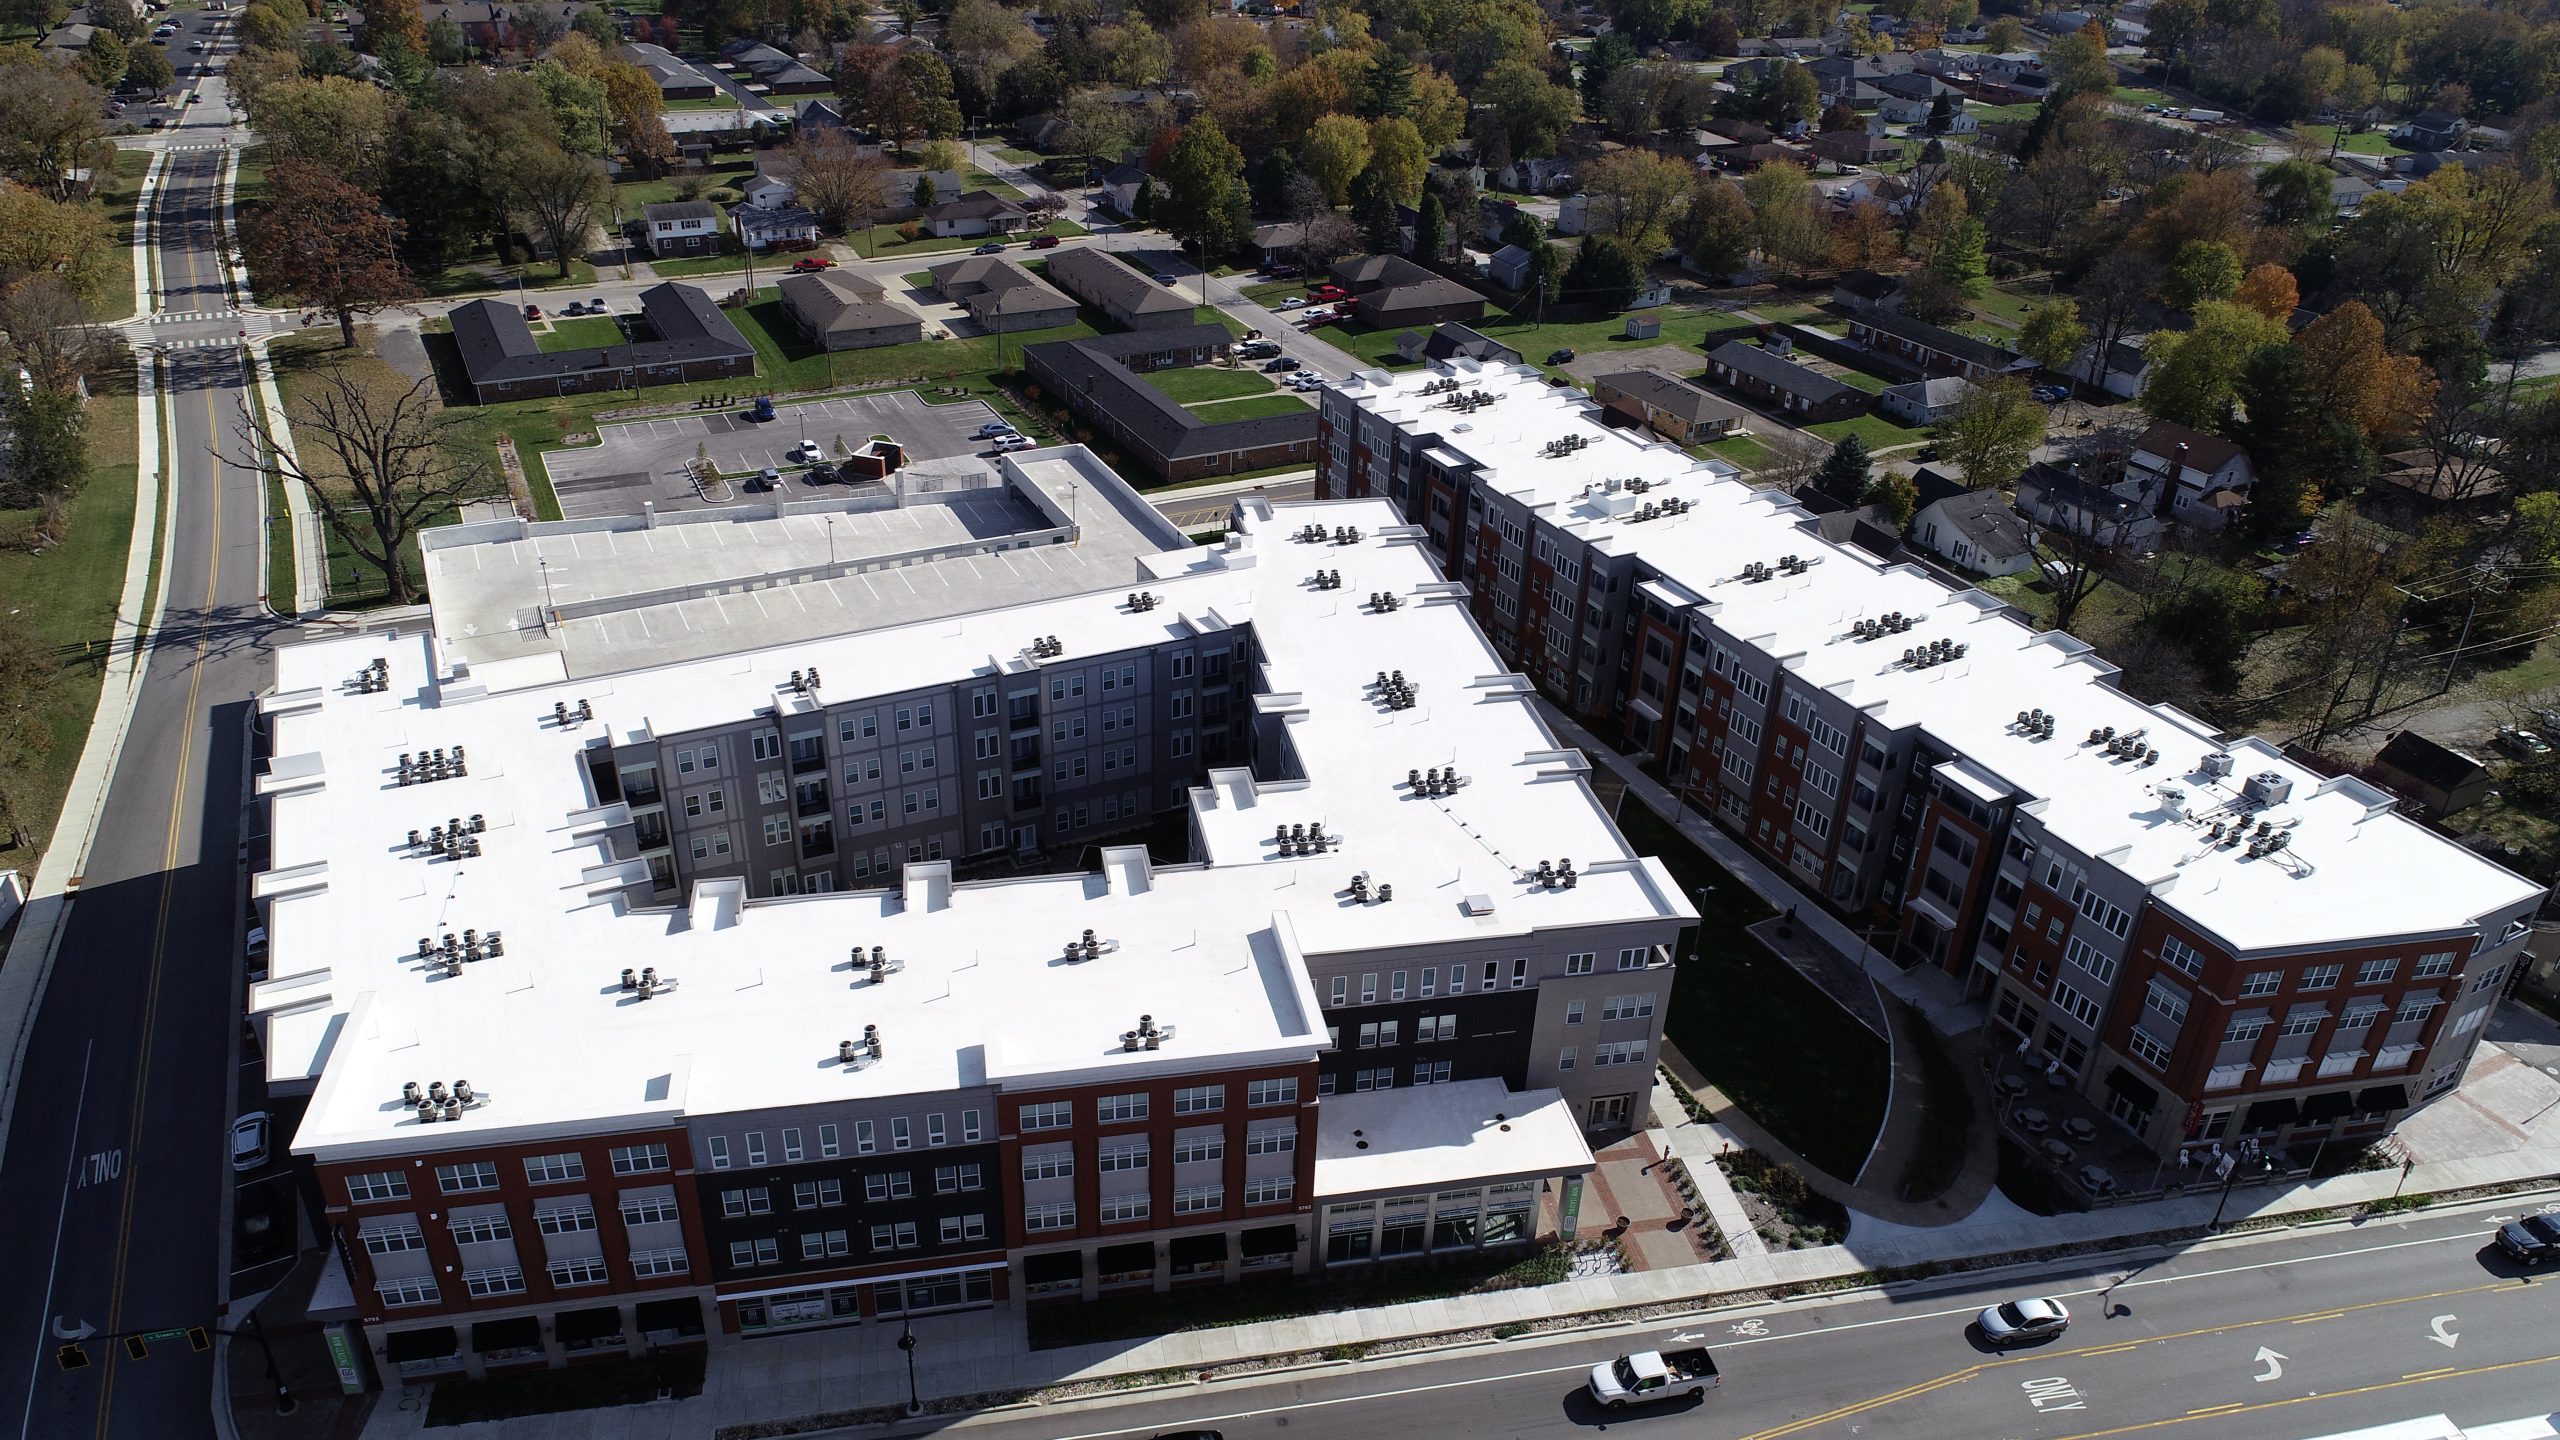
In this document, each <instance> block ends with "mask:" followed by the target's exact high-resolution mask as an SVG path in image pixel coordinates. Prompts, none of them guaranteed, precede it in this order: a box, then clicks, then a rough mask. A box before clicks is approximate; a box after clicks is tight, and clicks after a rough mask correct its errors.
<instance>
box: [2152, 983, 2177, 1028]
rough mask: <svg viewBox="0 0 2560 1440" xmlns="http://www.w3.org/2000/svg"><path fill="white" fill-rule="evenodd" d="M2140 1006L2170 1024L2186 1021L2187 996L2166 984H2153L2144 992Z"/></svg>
mask: <svg viewBox="0 0 2560 1440" xmlns="http://www.w3.org/2000/svg"><path fill="white" fill-rule="evenodd" d="M2142 1006H2143V1008H2144V1009H2146V1010H2149V1011H2150V1012H2152V1013H2153V1014H2155V1015H2158V1016H2159V1017H2160V1018H2161V1019H2163V1020H2166V1021H2168V1022H2169V1023H2170V1024H2171V1025H2184V1024H2186V1023H2187V997H2185V996H2184V995H2180V994H2178V993H2177V992H2176V991H2174V990H2172V989H2170V988H2169V987H2168V986H2166V985H2159V984H2154V985H2153V986H2152V987H2151V988H2150V989H2149V990H2148V991H2146V992H2144V994H2143V997H2142Z"/></svg>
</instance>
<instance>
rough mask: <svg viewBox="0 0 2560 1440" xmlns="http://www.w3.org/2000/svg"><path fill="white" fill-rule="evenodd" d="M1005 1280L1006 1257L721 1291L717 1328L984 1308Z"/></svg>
mask: <svg viewBox="0 0 2560 1440" xmlns="http://www.w3.org/2000/svg"><path fill="white" fill-rule="evenodd" d="M1009 1282H1010V1277H1009V1276H1008V1275H1007V1274H1006V1273H1005V1266H1004V1262H1003V1261H1001V1260H992V1261H988V1262H985V1263H983V1264H978V1265H968V1266H956V1267H951V1268H947V1269H940V1270H932V1271H926V1272H922V1273H918V1274H911V1275H873V1276H863V1277H858V1278H852V1279H843V1280H833V1281H826V1282H821V1283H803V1284H799V1285H795V1286H792V1287H790V1288H787V1289H766V1290H759V1291H755V1292H752V1293H747V1294H738V1295H724V1296H722V1297H721V1299H720V1318H721V1328H722V1329H724V1330H727V1331H729V1332H731V1333H734V1334H738V1335H744V1336H749V1337H754V1336H759V1335H776V1334H783V1333H786V1332H789V1331H793V1330H811V1329H816V1328H819V1327H821V1326H827V1325H858V1324H861V1323H862V1322H863V1321H866V1320H898V1319H904V1318H907V1317H911V1316H916V1315H932V1314H940V1313H943V1312H946V1311H952V1310H975V1309H983V1308H985V1307H987V1306H990V1305H994V1304H996V1303H997V1302H999V1301H1002V1300H1005V1299H1007V1298H1009V1297H1010V1293H1011V1288H1012V1287H1011V1285H1010V1283H1009Z"/></svg>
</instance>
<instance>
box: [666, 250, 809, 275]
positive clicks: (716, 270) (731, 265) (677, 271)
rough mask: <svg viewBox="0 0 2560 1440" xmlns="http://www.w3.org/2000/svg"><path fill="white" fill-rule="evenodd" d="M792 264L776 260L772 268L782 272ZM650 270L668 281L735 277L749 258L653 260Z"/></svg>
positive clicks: (737, 256)
mask: <svg viewBox="0 0 2560 1440" xmlns="http://www.w3.org/2000/svg"><path fill="white" fill-rule="evenodd" d="M790 263H791V262H789V261H787V260H775V261H773V262H771V266H770V268H772V269H775V270H780V269H783V268H784V267H786V266H788V265H789V264H790ZM649 268H650V269H652V270H655V271H656V272H658V274H659V276H660V277H662V278H664V279H668V280H675V279H680V278H682V277H684V276H687V275H735V274H737V273H738V272H740V271H742V270H744V269H746V268H747V257H746V256H744V255H688V256H685V257H684V258H682V259H680V260H652V261H650V262H649Z"/></svg>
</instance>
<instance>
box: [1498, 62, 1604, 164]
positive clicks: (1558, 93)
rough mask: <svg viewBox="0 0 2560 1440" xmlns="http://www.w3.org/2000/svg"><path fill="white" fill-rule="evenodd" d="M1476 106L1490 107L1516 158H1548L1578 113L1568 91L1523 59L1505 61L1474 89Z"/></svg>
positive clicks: (1578, 106) (1576, 101)
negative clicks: (1542, 156)
mask: <svg viewBox="0 0 2560 1440" xmlns="http://www.w3.org/2000/svg"><path fill="white" fill-rule="evenodd" d="M1475 99H1476V103H1477V104H1479V105H1487V106H1491V107H1492V115H1493V119H1494V122H1495V123H1496V124H1498V125H1499V126H1500V127H1501V129H1502V132H1503V136H1504V138H1505V139H1506V140H1507V141H1508V142H1509V144H1510V149H1511V154H1512V155H1513V156H1514V157H1515V158H1519V159H1534V158H1536V157H1538V156H1541V155H1552V154H1554V153H1555V151H1556V142H1557V141H1559V140H1561V139H1563V138H1564V132H1565V127H1566V126H1568V125H1571V124H1572V123H1573V121H1574V117H1575V116H1576V115H1578V114H1579V113H1581V109H1582V105H1581V102H1580V101H1578V100H1577V99H1575V98H1574V94H1573V92H1572V91H1570V90H1568V89H1566V88H1564V87H1563V86H1561V85H1558V84H1556V83H1555V82H1554V81H1552V80H1549V79H1548V78H1547V76H1546V72H1545V71H1543V70H1540V69H1539V68H1538V67H1536V66H1535V65H1532V64H1530V63H1528V62H1527V61H1525V60H1505V61H1503V62H1502V63H1501V64H1499V65H1496V66H1494V67H1493V69H1492V70H1491V71H1490V72H1488V73H1487V74H1486V75H1485V77H1484V82H1483V83H1482V84H1480V85H1478V86H1477V87H1476V93H1475Z"/></svg>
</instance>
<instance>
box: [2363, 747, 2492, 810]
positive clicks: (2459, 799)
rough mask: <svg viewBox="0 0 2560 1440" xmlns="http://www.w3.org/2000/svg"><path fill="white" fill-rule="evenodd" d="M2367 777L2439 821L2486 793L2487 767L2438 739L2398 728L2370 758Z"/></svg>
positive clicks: (2486, 794) (2465, 807)
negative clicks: (2378, 781) (2371, 773)
mask: <svg viewBox="0 0 2560 1440" xmlns="http://www.w3.org/2000/svg"><path fill="white" fill-rule="evenodd" d="M2373 776H2374V778H2375V779H2377V780H2380V781H2381V782H2382V783H2383V785H2384V786H2385V787H2386V788H2388V789H2389V790H2390V791H2391V792H2392V793H2393V794H2395V795H2398V796H2399V797H2400V798H2401V799H2403V800H2406V801H2408V802H2410V803H2411V804H2413V805H2415V806H2417V807H2418V812H2419V813H2420V814H2422V815H2424V816H2426V817H2427V818H2428V819H2430V820H2442V819H2443V818H2445V817H2446V816H2448V815H2453V814H2458V813H2460V812H2461V811H2464V810H2468V809H2470V808H2471V807H2472V806H2474V805H2477V804H2479V803H2480V802H2481V801H2483V800H2486V799H2488V798H2489V790H2490V785H2491V781H2490V777H2489V767H2488V766H2486V765H2483V764H2481V763H2480V762H2479V760H2477V759H2476V758H2474V757H2472V756H2470V755H2466V754H2464V753H2463V752H2462V751H2460V750H2456V749H2454V748H2453V747H2452V746H2450V745H2447V744H2445V743H2444V742H2442V741H2440V740H2430V739H2428V738H2427V737H2426V736H2424V735H2421V734H2419V733H2418V732H2417V731H2415V730H2403V731H2401V732H2400V733H2399V734H2397V735H2394V736H2392V737H2391V738H2390V739H2389V740H2387V741H2385V742H2383V746H2382V753H2380V754H2378V755H2376V756H2374V757H2373Z"/></svg>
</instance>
